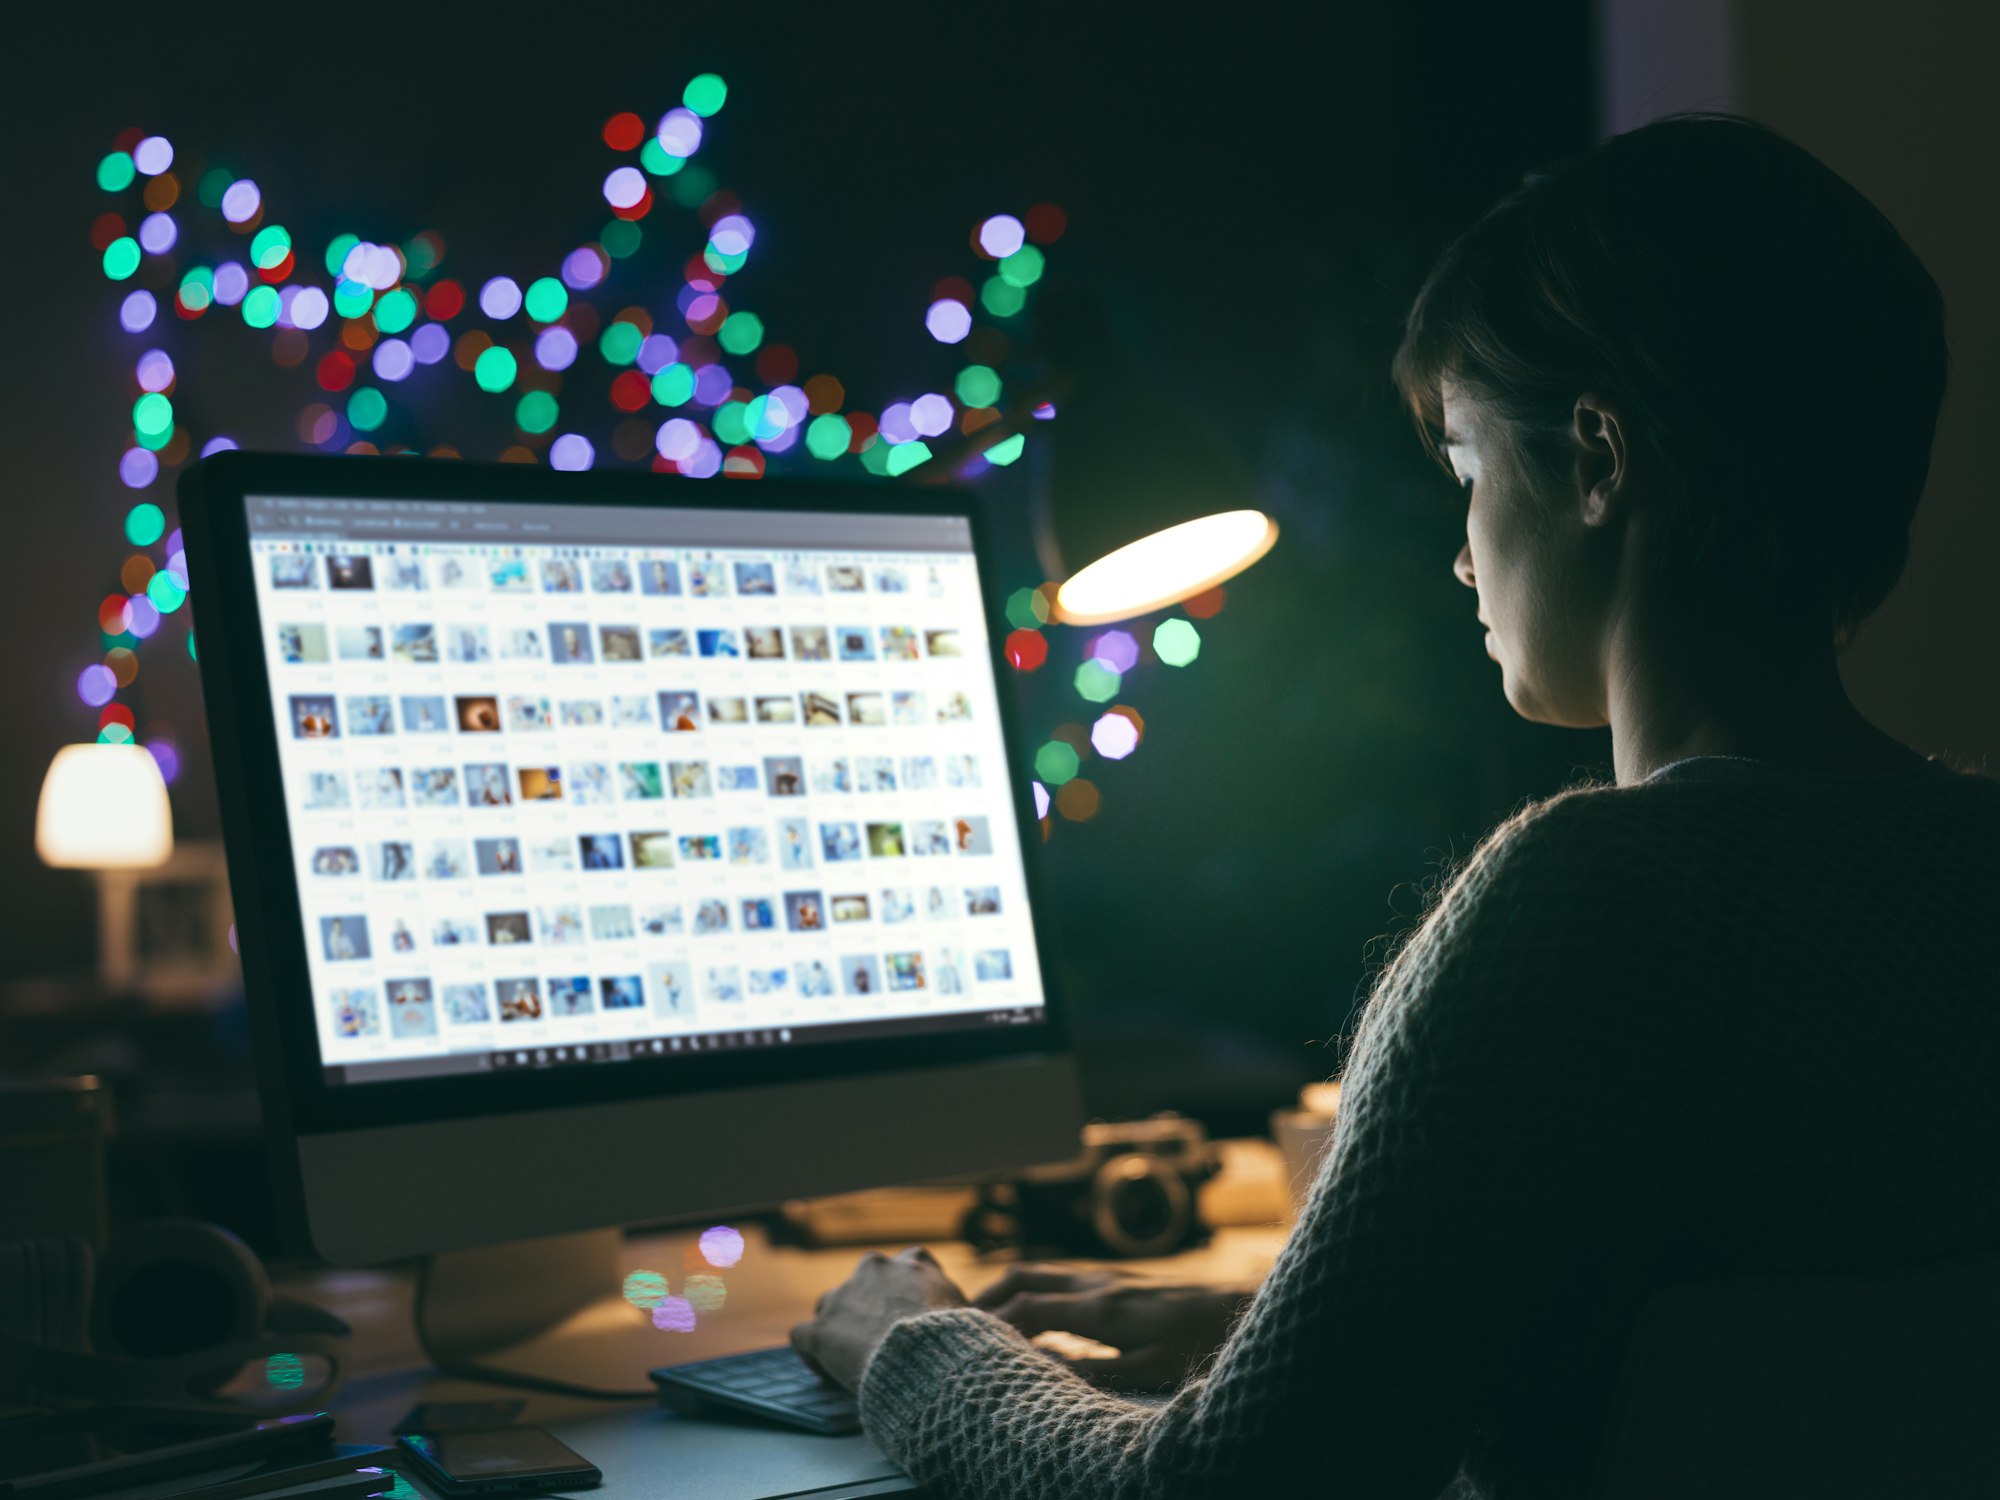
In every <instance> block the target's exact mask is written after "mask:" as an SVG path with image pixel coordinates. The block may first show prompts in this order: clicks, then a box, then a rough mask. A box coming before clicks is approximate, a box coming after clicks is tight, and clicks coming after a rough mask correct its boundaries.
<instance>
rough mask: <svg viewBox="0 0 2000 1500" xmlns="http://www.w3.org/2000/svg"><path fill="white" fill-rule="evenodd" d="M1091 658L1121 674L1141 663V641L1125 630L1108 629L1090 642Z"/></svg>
mask: <svg viewBox="0 0 2000 1500" xmlns="http://www.w3.org/2000/svg"><path fill="white" fill-rule="evenodd" d="M1090 659H1091V660H1092V661H1101V662H1103V663H1104V665H1105V666H1107V667H1109V668H1111V670H1112V671H1114V672H1117V673H1119V674H1120V675H1121V676H1122V675H1123V674H1124V673H1126V672H1129V671H1131V670H1132V669H1133V668H1134V667H1136V666H1138V665H1139V643H1138V642H1137V641H1136V640H1134V639H1133V638H1132V636H1131V634H1130V633H1129V632H1127V631H1123V630H1107V631H1105V632H1104V634H1102V635H1100V636H1099V637H1098V638H1097V639H1096V640H1094V641H1092V642H1091V643H1090Z"/></svg>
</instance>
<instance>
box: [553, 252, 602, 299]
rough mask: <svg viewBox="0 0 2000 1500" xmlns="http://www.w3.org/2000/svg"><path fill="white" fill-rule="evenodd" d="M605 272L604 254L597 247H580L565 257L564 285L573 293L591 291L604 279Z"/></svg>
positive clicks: (563, 265) (563, 267) (563, 266)
mask: <svg viewBox="0 0 2000 1500" xmlns="http://www.w3.org/2000/svg"><path fill="white" fill-rule="evenodd" d="M604 272H605V257H604V252H603V251H602V250H600V249H598V248H597V246H595V245H578V246H577V247H576V248H575V249H574V250H572V251H570V253H569V254H567V255H565V256H564V257H563V263H562V279H563V285H564V286H566V287H568V288H569V289H570V290H571V291H576V292H587V291H589V290H590V289H591V288H592V287H594V286H596V285H597V283H598V282H600V281H602V280H603V279H604Z"/></svg>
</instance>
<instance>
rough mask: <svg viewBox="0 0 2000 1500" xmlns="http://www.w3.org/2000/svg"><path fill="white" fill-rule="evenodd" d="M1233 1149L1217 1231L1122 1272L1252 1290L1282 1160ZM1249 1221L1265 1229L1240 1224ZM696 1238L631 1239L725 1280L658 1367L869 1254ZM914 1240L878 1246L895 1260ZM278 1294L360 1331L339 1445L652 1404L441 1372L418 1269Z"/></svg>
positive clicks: (950, 1258)
mask: <svg viewBox="0 0 2000 1500" xmlns="http://www.w3.org/2000/svg"><path fill="white" fill-rule="evenodd" d="M1226 1144H1227V1145H1228V1147H1229V1148H1230V1149H1229V1153H1228V1155H1227V1156H1226V1157H1225V1161H1226V1165H1225V1169H1224V1171H1223V1173H1222V1174H1221V1175H1220V1176H1218V1177H1217V1178H1216V1179H1215V1180H1214V1181H1213V1182H1212V1183H1210V1184H1209V1185H1208V1187H1207V1188H1206V1189H1205V1190H1204V1194H1203V1199H1202V1202H1203V1207H1204V1212H1205V1214H1206V1215H1207V1216H1208V1218H1209V1222H1211V1223H1215V1224H1219V1225H1220V1226H1221V1227H1219V1228H1218V1229H1217V1230H1216V1232H1215V1236H1214V1238H1213V1239H1212V1240H1211V1241H1210V1243H1209V1244H1208V1245H1206V1246H1205V1247H1203V1248H1201V1249H1198V1250H1191V1251H1187V1252H1185V1253H1183V1254H1181V1255H1177V1256H1172V1257H1168V1258H1165V1259H1161V1260H1152V1261H1126V1262H1121V1263H1120V1264H1121V1265H1123V1266H1124V1267H1126V1268H1128V1269H1131V1270H1133V1271H1137V1272H1139V1273H1141V1274H1144V1275H1148V1276H1157V1277H1160V1278H1164V1279H1171V1280H1176V1281H1188V1282H1238V1283H1241V1282H1254V1281H1256V1280H1258V1279H1260V1278H1261V1277H1262V1276H1263V1274H1264V1273H1265V1271H1267V1270H1268V1269H1269V1268H1270V1265H1271V1263H1272V1261H1273V1260H1274V1259H1275V1258H1276V1256H1277V1253H1278V1250H1279V1248H1280V1247H1281V1246H1282V1245H1283V1243H1284V1240H1285V1235H1286V1233H1287V1226H1286V1225H1285V1224H1283V1223H1282V1222H1275V1216H1276V1214H1277V1212H1279V1211H1281V1203H1282V1199H1281V1196H1278V1195H1276V1194H1275V1193H1274V1191H1273V1188H1274V1184H1276V1183H1277V1178H1276V1177H1275V1175H1274V1172H1275V1169H1274V1167H1273V1162H1274V1160H1275V1157H1276V1153H1275V1151H1274V1150H1273V1149H1272V1148H1271V1147H1270V1146H1269V1143H1267V1142H1241V1143H1235V1142H1232V1143H1226ZM1245 1218H1249V1219H1252V1220H1255V1219H1260V1218H1261V1219H1263V1220H1264V1222H1261V1223H1259V1222H1247V1223H1246V1222H1242V1220H1244V1219H1245ZM1232 1220H1235V1221H1236V1222H1231V1221H1232ZM697 1238H698V1231H695V1230H686V1231H679V1232H674V1233H668V1234H655V1235H635V1236H631V1237H628V1238H627V1240H626V1241H625V1246H624V1266H623V1269H624V1270H625V1271H626V1272H627V1273H629V1272H633V1271H646V1270H650V1271H656V1272H658V1273H660V1274H661V1275H662V1276H663V1277H664V1278H665V1279H666V1281H667V1282H668V1284H669V1286H670V1287H671V1288H672V1289H673V1290H674V1291H676V1292H678V1291H680V1290H681V1288H682V1286H683V1280H684V1277H685V1276H686V1275H687V1274H688V1273H689V1272H690V1270H692V1271H694V1272H696V1273H704V1274H711V1275H720V1277H721V1279H722V1284H723V1287H724V1291H725V1300H724V1302H723V1305H722V1306H721V1307H720V1308H719V1309H717V1310H715V1311H713V1312H710V1313H705V1314H702V1315H700V1316H699V1317H698V1319H697V1324H696V1327H695V1329H694V1330H693V1331H692V1332H688V1333H672V1332H659V1331H651V1330H649V1331H648V1333H647V1337H649V1338H650V1339H653V1340H655V1341H656V1343H657V1348H658V1351H659V1353H658V1359H657V1363H658V1364H662V1365H665V1364H676V1363H680V1362H683V1361H687V1360H694V1359H704V1358H709V1357H712V1356H715V1355H723V1354H735V1353H741V1352H743V1351H745V1350H749V1349H760V1348H768V1347H770V1346H772V1345H775V1344H782V1343H785V1342H786V1341H787V1339H788V1337H789V1335H790V1333H791V1329H792V1326H793V1325H794V1324H795V1323H797V1322H799V1321H800V1320H801V1319H803V1318H805V1317H806V1316H808V1315H809V1314H810V1312H811V1310H812V1307H813V1304H814V1302H815V1301H816V1299H817V1298H818V1297H819V1295H820V1294H821V1293H822V1292H824V1291H826V1290H827V1289H828V1288H830V1287H832V1286H835V1285H837V1284H838V1283H839V1282H841V1281H843V1280H845V1279H846V1277H847V1275H848V1273H849V1272H850V1271H852V1269H853V1267H854V1263H855V1261H856V1260H858V1259H859V1258H860V1256H861V1255H862V1254H863V1253H864V1251H865V1250H867V1249H868V1248H870V1247H868V1246H859V1245H857V1246H843V1247H841V1248H838V1249H830V1250H801V1249H792V1248H787V1247H773V1246H770V1245H768V1244H766V1243H765V1242H764V1239H763V1236H762V1235H761V1233H759V1232H758V1231H757V1230H756V1229H755V1228H754V1227H751V1228H749V1229H747V1230H746V1232H745V1251H744V1255H743V1258H742V1260H741V1261H740V1262H739V1263H738V1264H737V1265H736V1266H734V1267H731V1268H728V1269H726V1270H723V1271H720V1272H716V1271H715V1270H714V1268H712V1267H710V1266H708V1265H707V1264H706V1263H705V1262H703V1261H701V1260H700V1258H699V1251H698V1250H697V1249H696V1240H697ZM907 1243H908V1242H907V1241H904V1242H898V1243H889V1244H884V1245H881V1246H879V1247H875V1248H880V1249H883V1250H885V1251H889V1252H894V1251H896V1250H901V1249H903V1248H905V1245H906V1244H907ZM931 1249H932V1251H933V1252H934V1253H935V1254H936V1255H937V1257H938V1260H939V1261H940V1263H942V1265H943V1266H944V1268H945V1270H946V1272H947V1273H948V1274H949V1275H950V1276H951V1277H952V1279H953V1280H954V1281H956V1282H957V1283H958V1284H959V1286H960V1287H962V1288H963V1289H964V1290H965V1292H966V1294H967V1295H968V1296H972V1295H976V1294H977V1293H978V1292H979V1291H980V1290H982V1289H983V1288H985V1287H986V1286H988V1285H989V1284H991V1283H992V1282H993V1281H995V1280H997V1279H998V1278H999V1276H1000V1275H1001V1274H1002V1272H1004V1271H1005V1269H1006V1267H1007V1264H1008V1262H1007V1261H1006V1260H1004V1259H999V1258H992V1259H984V1260H982V1259H980V1258H979V1257H977V1256H975V1255H974V1254H973V1253H972V1251H971V1250H970V1248H969V1247H967V1246H966V1245H964V1244H961V1243H955V1242H932V1244H931ZM282 1289H283V1290H285V1291H287V1292H291V1293H293V1294H295V1295H298V1296H302V1297H305V1298H307V1299H308V1300H310V1301H313V1302H316V1303H318V1304H320V1305H321V1306H323V1307H326V1308H327V1309H329V1310H330V1311H332V1312H335V1313H338V1314H339V1315H340V1316H341V1317H343V1318H345V1319H346V1320H347V1321H348V1323H349V1324H351V1325H352V1326H353V1329H354V1339H353V1343H352V1347H351V1350H350V1353H349V1357H348V1365H347V1370H348V1376H347V1381H346V1384H345V1386H344V1387H343V1388H342V1390H341V1391H340V1392H339V1393H338V1394H337V1396H336V1398H335V1401H334V1412H335V1414H336V1416H337V1417H338V1419H339V1422H340V1429H341V1437H342V1439H343V1440H344V1441H347V1442H386V1441H388V1440H389V1436H390V1433H391V1431H392V1429H393V1428H394V1427H395V1425H396V1423H397V1422H398V1421H399V1420H401V1418H402V1417H403V1415H404V1414H405V1413H406V1412H407V1411H408V1410H409V1409H410V1407H411V1406H413V1405H415V1404H416V1403H417V1402H419V1401H478V1400H492V1399H495V1398H497V1397H502V1396H507V1395H517V1396H521V1397H524V1398H525V1399H526V1400H527V1402H528V1408H527V1410H526V1411H525V1412H524V1413H523V1415H522V1417H521V1420H522V1421H524V1422H532V1423H536V1424H540V1425H552V1424H555V1423H559V1422H566V1421H572V1420H575V1419H578V1418H581V1417H585V1416H589V1415H593V1414H599V1413H604V1412H606V1411H611V1410H617V1409H620V1408H621V1407H627V1408H637V1407H644V1406H646V1405H648V1404H649V1403H647V1402H646V1401H643V1400H635V1401H629V1402H616V1401H601V1400H591V1399H588V1398H582V1397H570V1396H559V1395H545V1394H538V1393H535V1392H529V1391H510V1390H508V1389H506V1388H503V1387H500V1386H496V1385H493V1384H488V1383H485V1382H479V1381H471V1380H463V1379H456V1378H450V1377H446V1376H442V1375H440V1374H439V1373H438V1372H437V1371H436V1370H435V1369H434V1368H432V1366H431V1365H430V1363H429V1362H428V1360H427V1359H426V1358H425V1357H424V1354H423V1351H422V1350H421V1348H420V1347H419V1346H418V1343H417V1338H416V1331H415V1325H414V1320H413V1308H414V1305H415V1293H416V1275H415V1271H414V1269H413V1268H408V1267H399V1268H392V1269H386V1270H362V1271H354V1270H327V1271H319V1272H315V1273H312V1274H310V1275H303V1276H297V1277H292V1278H289V1279H287V1280H286V1281H285V1282H284V1283H283V1286H282Z"/></svg>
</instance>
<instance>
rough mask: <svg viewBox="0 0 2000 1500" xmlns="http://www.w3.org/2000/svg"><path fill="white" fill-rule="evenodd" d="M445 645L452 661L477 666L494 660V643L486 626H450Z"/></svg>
mask: <svg viewBox="0 0 2000 1500" xmlns="http://www.w3.org/2000/svg"><path fill="white" fill-rule="evenodd" d="M444 645H445V656H446V658H447V659H448V660H450V661H455V662H459V663H462V664H465V665H476V664H477V663H479V662H485V661H491V660H493V641H492V638H491V636H489V635H488V634H487V630H486V627H485V626H484V625H448V626H446V627H445V636H444Z"/></svg>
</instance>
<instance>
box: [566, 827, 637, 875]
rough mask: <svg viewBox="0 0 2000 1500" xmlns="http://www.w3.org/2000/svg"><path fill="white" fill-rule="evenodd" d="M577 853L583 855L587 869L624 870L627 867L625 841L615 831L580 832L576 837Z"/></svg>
mask: <svg viewBox="0 0 2000 1500" xmlns="http://www.w3.org/2000/svg"><path fill="white" fill-rule="evenodd" d="M576 847H577V853H578V854H579V855H580V856H581V857H582V860H583V868H584V869H586V870H622V869H624V868H625V845H624V841H623V840H622V839H620V838H619V836H618V835H617V834H615V833H580V834H578V835H577V839H576Z"/></svg>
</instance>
